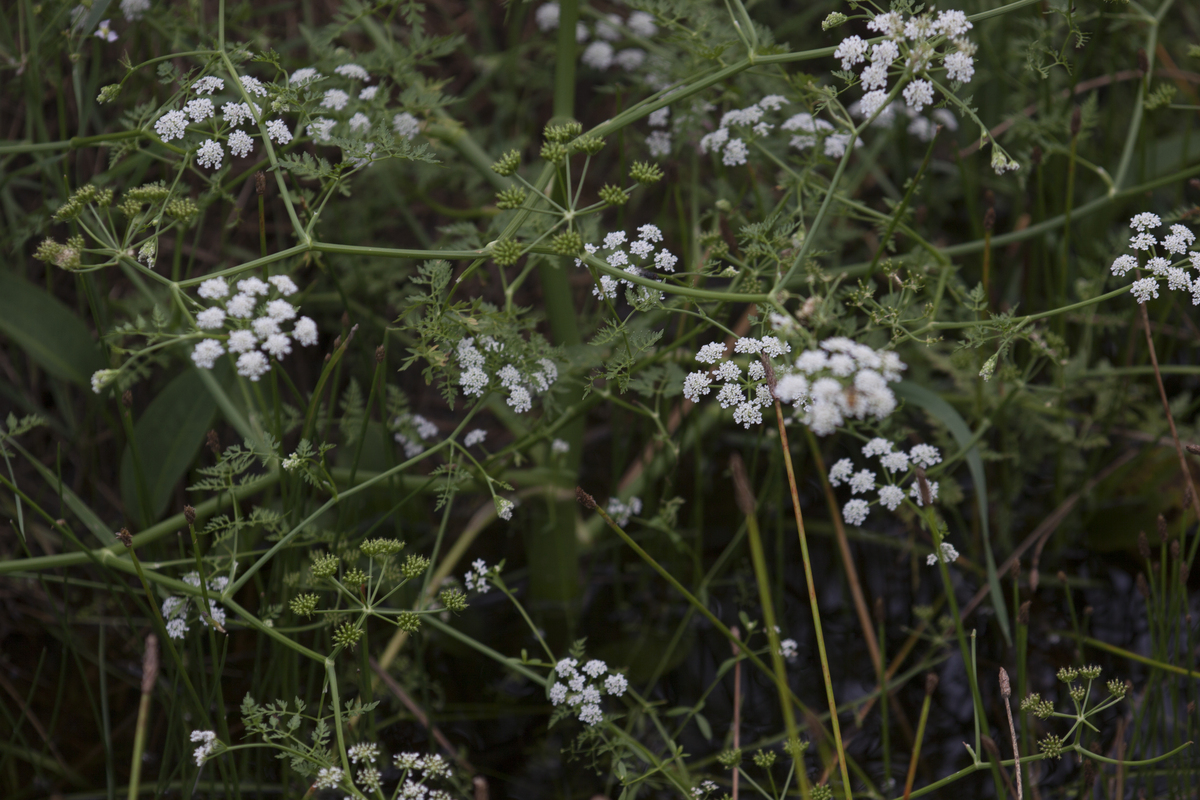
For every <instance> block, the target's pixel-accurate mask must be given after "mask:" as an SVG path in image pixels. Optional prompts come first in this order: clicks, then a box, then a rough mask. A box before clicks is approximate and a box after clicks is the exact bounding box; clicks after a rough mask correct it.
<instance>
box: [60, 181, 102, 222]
mask: <svg viewBox="0 0 1200 800" xmlns="http://www.w3.org/2000/svg"><path fill="white" fill-rule="evenodd" d="M112 199H113V192H112V189H101V188H99V187H96V186H93V185H92V184H90V183H89V184H87V185H86V186H80V187H79V188H78V189H76V190H75V193H74V194H72V195H71V196H70V197H69V198H68V199H67V202H65V203H63V204H62V205H61V206H59V207H58V210H57V211H55V212H54V219H55V220H57V221H58V222H69V221H70V220H73V219H76V218H77V217H78V216H79V215H80V214H82V213H83V209H84V206H86V205H87V204H88V203H95V204H96V205H98V206H102V207H103V206H108V205H111V204H112Z"/></svg>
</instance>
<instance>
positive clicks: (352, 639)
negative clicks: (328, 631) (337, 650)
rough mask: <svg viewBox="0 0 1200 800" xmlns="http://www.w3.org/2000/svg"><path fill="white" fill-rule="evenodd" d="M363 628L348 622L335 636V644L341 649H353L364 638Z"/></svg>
mask: <svg viewBox="0 0 1200 800" xmlns="http://www.w3.org/2000/svg"><path fill="white" fill-rule="evenodd" d="M362 635H363V632H362V628H360V627H358V626H357V625H352V624H351V623H349V622H347V623H345V624H344V625H342V627H340V628H338V629H337V632H336V633H334V634H333V643H334V644H336V645H338V646H339V647H353V646H354V645H356V644H358V640H359V639H361V638H362Z"/></svg>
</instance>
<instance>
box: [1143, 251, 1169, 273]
mask: <svg viewBox="0 0 1200 800" xmlns="http://www.w3.org/2000/svg"><path fill="white" fill-rule="evenodd" d="M1170 266H1171V262H1170V261H1167V260H1166V259H1165V258H1163V257H1162V256H1155V257H1154V258H1152V259H1150V260H1149V261H1147V262H1146V269H1148V270H1150V271H1151V272H1153V273H1154V274H1155V275H1157V276H1159V277H1160V278H1161V277H1163V276H1165V275H1166V274H1167V269H1168V268H1169V267H1170Z"/></svg>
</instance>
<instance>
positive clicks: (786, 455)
mask: <svg viewBox="0 0 1200 800" xmlns="http://www.w3.org/2000/svg"><path fill="white" fill-rule="evenodd" d="M775 421H776V422H777V423H778V424H779V443H780V446H782V447H783V464H784V467H786V468H787V477H788V488H789V489H791V492H792V511H793V513H794V514H795V515H796V534H797V535H798V536H799V537H800V557H801V558H802V559H803V560H804V580H805V582H806V583H807V584H808V603H809V605H810V606H811V607H812V615H813V627H814V629H815V630H816V633H817V654H818V655H819V657H820V659H821V675H822V677H824V679H825V696H826V699H827V700H828V701H829V722H830V723H831V726H832V727H833V741H834V744H835V745H836V746H837V755H838V766H839V768H840V769H841V771H842V791H843V793H844V794H845V795H846V800H852V796H853V795H852V793H851V791H850V771H849V769H848V768H847V767H846V748H845V747H844V746H843V745H842V727H841V725H840V724H839V723H838V710H837V701H836V700H835V699H834V696H833V678H832V676H830V674H829V658H828V657H827V656H826V655H825V634H824V632H823V631H822V630H821V609H820V608H819V607H818V606H817V586H816V583H815V582H814V581H813V573H812V560H811V559H810V558H809V557H808V537H807V535H806V534H805V532H804V515H803V514H802V513H801V511H800V492H799V491H798V490H797V489H796V472H795V470H794V469H792V453H791V449H790V448H789V446H788V437H787V427H786V426H785V425H784V424H783V407H782V406H780V404H779V401H778V400H776V401H775Z"/></svg>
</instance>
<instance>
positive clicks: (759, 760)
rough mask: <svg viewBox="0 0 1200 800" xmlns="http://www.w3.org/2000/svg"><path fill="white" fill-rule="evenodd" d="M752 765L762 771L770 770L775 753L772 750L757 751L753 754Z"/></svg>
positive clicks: (773, 762)
mask: <svg viewBox="0 0 1200 800" xmlns="http://www.w3.org/2000/svg"><path fill="white" fill-rule="evenodd" d="M754 763H755V764H756V765H758V766H760V767H762V768H763V769H770V768H771V767H772V766H773V765H774V764H775V752H774V751H772V750H759V751H758V752H757V753H755V754H754Z"/></svg>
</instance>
